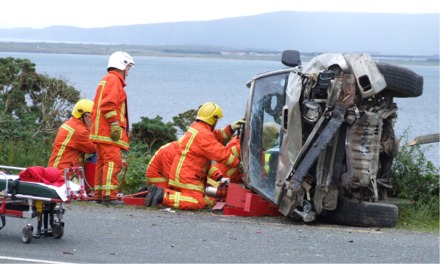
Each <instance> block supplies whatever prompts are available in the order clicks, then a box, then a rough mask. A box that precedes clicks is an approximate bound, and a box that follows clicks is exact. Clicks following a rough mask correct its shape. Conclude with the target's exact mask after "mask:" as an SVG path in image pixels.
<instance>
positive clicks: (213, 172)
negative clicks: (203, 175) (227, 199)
mask: <svg viewBox="0 0 440 264" xmlns="http://www.w3.org/2000/svg"><path fill="white" fill-rule="evenodd" d="M226 148H227V149H228V150H229V151H230V152H231V153H232V154H233V155H234V156H235V157H237V158H240V139H239V138H237V137H233V138H232V139H231V141H229V143H228V144H227V145H226ZM208 176H209V177H210V178H212V179H216V180H217V179H218V178H220V176H223V177H227V178H230V179H231V182H232V183H242V182H243V181H242V179H243V173H240V171H239V170H238V169H237V168H236V167H231V166H227V165H225V164H223V163H220V162H215V163H214V164H213V165H212V166H211V168H210V169H209V173H208Z"/></svg>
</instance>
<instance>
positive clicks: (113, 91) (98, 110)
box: [90, 71, 130, 150]
mask: <svg viewBox="0 0 440 264" xmlns="http://www.w3.org/2000/svg"><path fill="white" fill-rule="evenodd" d="M125 85H126V84H125V81H124V79H123V78H122V76H121V75H120V74H119V73H118V72H116V71H110V72H108V73H107V75H106V76H104V78H103V79H102V80H101V82H100V83H99V85H98V88H97V89H96V94H95V99H94V105H93V110H92V120H93V122H92V126H91V128H90V139H91V140H92V141H93V142H96V143H106V144H111V145H116V146H119V147H120V148H122V149H125V150H128V149H130V144H129V138H128V124H129V123H128V111H127V109H128V107H127V94H126V93H125V90H124V87H125ZM113 122H118V123H119V126H120V127H122V128H123V130H122V137H121V139H120V140H118V141H113V140H112V139H111V138H110V131H111V123H113Z"/></svg>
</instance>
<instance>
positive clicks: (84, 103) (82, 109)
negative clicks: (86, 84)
mask: <svg viewBox="0 0 440 264" xmlns="http://www.w3.org/2000/svg"><path fill="white" fill-rule="evenodd" d="M92 108H93V101H92V100H89V99H81V100H79V101H78V102H77V103H76V104H75V106H74V107H73V110H72V115H73V116H74V117H76V118H81V117H82V115H83V114H84V113H90V112H92Z"/></svg>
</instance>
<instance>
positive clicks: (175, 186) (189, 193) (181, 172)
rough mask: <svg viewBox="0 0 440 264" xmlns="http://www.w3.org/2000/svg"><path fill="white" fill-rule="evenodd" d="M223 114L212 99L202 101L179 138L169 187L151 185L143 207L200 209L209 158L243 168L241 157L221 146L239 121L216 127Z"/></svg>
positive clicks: (238, 124)
mask: <svg viewBox="0 0 440 264" xmlns="http://www.w3.org/2000/svg"><path fill="white" fill-rule="evenodd" d="M222 117H223V113H222V109H221V108H220V106H219V105H217V104H216V103H213V102H207V103H205V104H203V105H202V106H201V107H200V109H199V111H198V113H197V117H196V121H195V122H194V123H193V124H191V126H190V127H189V129H188V130H187V132H186V133H185V134H184V135H183V137H182V138H180V139H179V148H178V150H177V154H176V157H175V158H174V161H173V165H172V167H171V171H170V179H169V186H170V187H169V188H161V187H158V186H156V185H154V184H153V185H151V186H150V188H149V190H148V194H147V196H146V197H145V206H147V207H149V206H153V207H156V206H157V205H158V204H162V205H164V206H167V207H174V208H177V209H180V210H199V209H203V208H204V207H205V206H206V202H205V200H204V194H205V188H206V180H207V179H206V178H207V172H208V169H209V167H210V165H211V162H212V161H218V162H221V163H224V164H227V165H230V166H232V167H238V168H239V170H242V164H241V162H240V160H239V159H238V158H237V157H235V156H234V155H233V154H231V152H230V151H229V150H228V149H227V148H226V147H225V146H224V145H223V143H224V142H226V141H227V140H229V139H230V138H231V136H232V135H233V134H234V132H235V130H237V129H238V128H240V126H241V124H242V122H243V121H242V120H239V121H237V122H235V123H233V124H232V125H227V126H226V127H225V128H223V129H215V126H216V124H217V121H218V120H219V119H220V118H222Z"/></svg>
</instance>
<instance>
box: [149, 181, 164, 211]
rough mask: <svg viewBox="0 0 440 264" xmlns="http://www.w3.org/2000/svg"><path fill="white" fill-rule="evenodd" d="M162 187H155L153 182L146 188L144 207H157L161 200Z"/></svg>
mask: <svg viewBox="0 0 440 264" xmlns="http://www.w3.org/2000/svg"><path fill="white" fill-rule="evenodd" d="M163 194H164V191H163V188H160V187H157V186H156V185H155V184H152V185H151V186H150V188H149V189H148V194H147V196H146V197H145V203H144V204H145V206H146V207H150V206H153V207H157V205H158V204H160V203H162V201H163Z"/></svg>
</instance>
